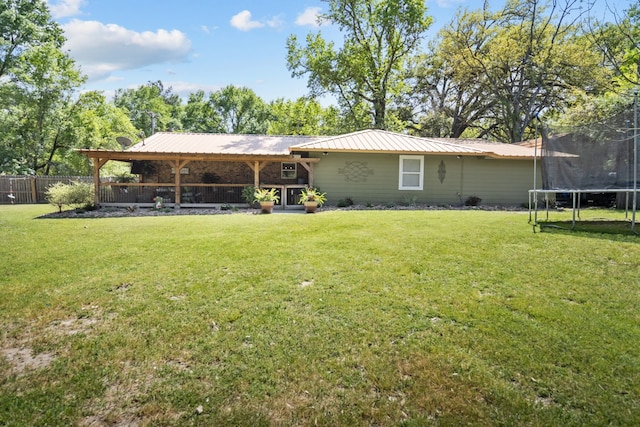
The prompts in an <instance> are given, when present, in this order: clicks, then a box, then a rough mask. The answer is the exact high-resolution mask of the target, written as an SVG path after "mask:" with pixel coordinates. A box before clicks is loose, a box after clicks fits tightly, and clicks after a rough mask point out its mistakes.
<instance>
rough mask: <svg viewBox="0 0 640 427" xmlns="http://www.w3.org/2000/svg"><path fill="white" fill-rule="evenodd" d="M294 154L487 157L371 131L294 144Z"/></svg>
mask: <svg viewBox="0 0 640 427" xmlns="http://www.w3.org/2000/svg"><path fill="white" fill-rule="evenodd" d="M290 150H291V151H293V152H295V151H343V152H371V153H380V152H384V153H421V154H423V153H424V154H442V153H450V154H468V155H483V154H484V151H482V150H480V149H476V148H473V147H468V146H464V145H459V144H453V143H451V142H445V141H436V140H434V139H429V138H419V137H416V136H411V135H403V134H400V133H394V132H388V131H384V130H379V129H368V130H362V131H358V132H353V133H349V134H346V135H338V136H334V137H327V138H324V139H320V140H318V141H311V142H307V143H302V144H298V145H294V146H292V147H291V148H290Z"/></svg>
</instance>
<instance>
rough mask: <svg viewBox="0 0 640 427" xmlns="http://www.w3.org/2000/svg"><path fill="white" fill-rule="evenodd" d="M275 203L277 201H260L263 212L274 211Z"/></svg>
mask: <svg viewBox="0 0 640 427" xmlns="http://www.w3.org/2000/svg"><path fill="white" fill-rule="evenodd" d="M275 204H276V202H260V209H261V210H262V213H265V214H269V213H271V212H273V206H274V205H275Z"/></svg>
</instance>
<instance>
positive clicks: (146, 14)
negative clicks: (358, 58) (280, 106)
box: [47, 0, 503, 102]
mask: <svg viewBox="0 0 640 427" xmlns="http://www.w3.org/2000/svg"><path fill="white" fill-rule="evenodd" d="M493 3H496V4H501V3H503V1H501V0H494V1H493V2H492V4H493ZM47 4H48V6H49V9H50V11H51V13H52V16H53V18H54V20H56V21H57V22H58V23H59V24H60V25H61V26H62V28H63V30H64V32H65V36H66V38H67V42H66V44H65V46H64V49H65V50H68V51H69V53H70V55H71V57H73V58H74V59H75V60H76V63H77V64H78V65H79V66H80V68H81V70H82V72H83V73H84V74H85V75H87V76H88V80H87V83H86V84H85V86H84V87H83V88H82V90H100V91H103V92H104V93H105V95H107V97H111V96H112V95H113V93H114V92H115V90H116V89H127V88H136V87H138V86H140V85H143V84H145V83H147V82H149V81H157V80H161V81H162V82H163V84H164V86H165V88H167V87H171V88H172V89H173V92H174V93H177V94H179V95H181V96H183V97H185V98H186V97H187V96H188V94H189V93H193V92H195V91H197V90H199V89H202V90H204V91H205V93H209V92H212V91H216V90H219V89H221V88H222V87H224V86H227V85H234V86H245V87H248V88H250V89H252V90H253V91H254V92H255V93H256V94H257V95H258V96H260V97H261V98H262V99H264V100H265V101H267V102H268V101H272V100H274V99H277V98H285V99H297V98H298V97H300V96H304V95H305V94H307V93H308V91H307V88H306V78H305V77H302V78H293V77H291V73H290V71H289V70H287V66H286V53H287V52H286V40H287V38H288V37H289V36H290V35H291V34H296V35H297V36H298V38H299V40H304V37H305V36H306V35H307V34H308V33H309V32H316V31H318V30H320V31H321V32H322V34H323V36H325V38H328V39H332V38H333V39H335V40H341V39H342V37H341V36H340V34H339V33H338V31H337V29H336V28H333V27H328V26H323V27H318V24H317V21H316V16H317V15H318V13H322V12H326V11H327V6H326V3H324V2H322V1H320V0H236V1H228V0H182V1H176V0H47ZM481 4H482V3H481V2H480V0H426V5H427V8H428V14H429V15H430V16H432V17H433V19H434V24H433V25H432V27H431V29H430V31H429V34H428V37H432V36H435V34H436V32H437V30H438V29H439V28H441V27H442V26H443V25H445V24H447V23H448V22H450V21H451V19H453V17H454V16H455V13H456V11H457V9H458V8H459V7H469V8H471V9H476V8H479V7H481Z"/></svg>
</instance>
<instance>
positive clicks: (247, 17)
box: [231, 10, 264, 31]
mask: <svg viewBox="0 0 640 427" xmlns="http://www.w3.org/2000/svg"><path fill="white" fill-rule="evenodd" d="M231 26H232V27H234V28H237V29H238V30H240V31H249V30H253V29H255V28H262V27H264V24H263V23H262V22H259V21H252V20H251V12H249V11H248V10H243V11H242V12H240V13H238V14H237V15H233V16H232V17H231Z"/></svg>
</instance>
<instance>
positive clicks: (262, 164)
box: [245, 160, 269, 187]
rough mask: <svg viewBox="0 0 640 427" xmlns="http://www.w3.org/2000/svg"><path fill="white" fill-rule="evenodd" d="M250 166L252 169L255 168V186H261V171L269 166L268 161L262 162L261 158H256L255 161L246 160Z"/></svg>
mask: <svg viewBox="0 0 640 427" xmlns="http://www.w3.org/2000/svg"><path fill="white" fill-rule="evenodd" d="M245 163H246V164H247V165H248V166H249V167H250V168H251V170H253V186H254V187H259V186H260V171H261V170H262V169H264V167H265V166H267V163H269V162H267V161H265V162H261V161H259V160H255V161H254V162H253V163H252V162H249V161H247V162H245Z"/></svg>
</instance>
